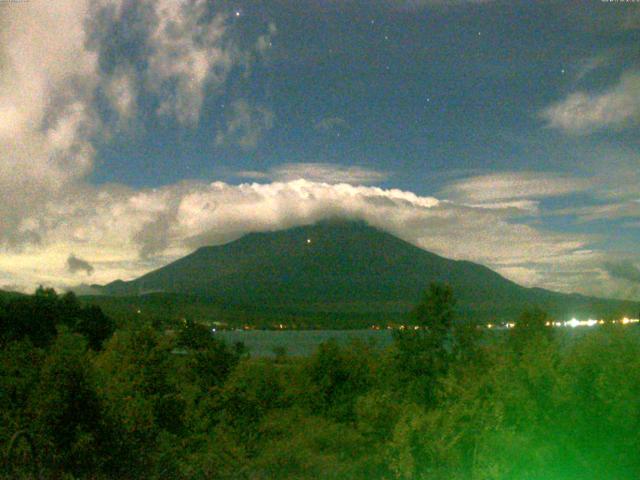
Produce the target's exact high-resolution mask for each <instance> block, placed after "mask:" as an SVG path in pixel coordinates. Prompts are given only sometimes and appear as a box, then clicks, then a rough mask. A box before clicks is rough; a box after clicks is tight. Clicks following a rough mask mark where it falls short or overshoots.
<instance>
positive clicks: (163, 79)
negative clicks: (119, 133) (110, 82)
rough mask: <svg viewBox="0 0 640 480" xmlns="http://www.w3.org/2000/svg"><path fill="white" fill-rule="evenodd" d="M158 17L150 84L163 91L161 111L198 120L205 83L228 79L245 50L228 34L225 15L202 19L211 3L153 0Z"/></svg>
mask: <svg viewBox="0 0 640 480" xmlns="http://www.w3.org/2000/svg"><path fill="white" fill-rule="evenodd" d="M151 5H153V6H154V10H155V18H156V19H157V22H156V24H155V28H154V30H153V32H152V34H151V37H150V42H149V43H150V47H151V48H152V54H151V56H150V57H149V67H148V71H147V74H148V81H149V84H150V85H151V86H152V87H153V88H154V89H155V90H156V91H157V92H159V93H161V95H162V98H163V99H162V102H161V103H160V106H159V107H158V112H159V113H160V114H163V115H171V116H175V117H176V118H177V119H178V120H179V121H180V122H181V123H184V124H195V123H196V122H197V121H198V118H199V115H200V109H201V107H202V102H203V100H204V93H205V87H207V84H208V83H209V84H210V85H209V87H210V88H216V87H219V86H220V85H222V84H224V82H225V81H226V78H227V75H228V73H229V71H230V70H231V68H232V66H234V64H235V63H236V62H237V61H238V60H239V57H241V54H240V52H239V51H237V50H235V48H234V47H233V44H231V43H227V42H226V39H225V34H226V26H225V21H226V19H227V17H226V15H224V14H217V15H216V16H215V17H214V18H213V20H211V21H209V22H207V21H204V18H205V16H206V15H207V2H206V1H204V0H197V1H195V2H184V1H175V0H160V1H158V0H154V1H153V2H151Z"/></svg>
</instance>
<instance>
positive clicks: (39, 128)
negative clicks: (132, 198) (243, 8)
mask: <svg viewBox="0 0 640 480" xmlns="http://www.w3.org/2000/svg"><path fill="white" fill-rule="evenodd" d="M230 21H231V20H230V18H229V16H228V15H227V14H225V13H224V11H212V6H211V4H210V2H206V1H204V0H194V1H187V0H184V1H173V0H172V1H169V0H162V1H155V0H154V1H151V0H141V1H136V2H129V1H117V0H59V1H55V2H44V3H43V2H35V1H31V2H20V3H19V4H16V3H12V2H0V225H2V228H0V248H2V247H9V248H18V247H19V248H27V247H28V245H29V244H33V243H37V242H41V241H43V238H42V236H41V233H40V232H42V231H46V230H47V225H46V224H47V223H48V221H47V219H39V220H34V218H33V215H32V212H33V211H35V210H39V209H43V208H45V207H44V206H45V204H48V203H57V204H61V203H64V202H65V199H66V198H68V197H69V195H70V194H71V193H72V192H76V191H78V190H82V189H83V188H84V187H85V186H86V185H85V182H87V181H88V177H89V175H90V173H91V172H92V170H93V164H94V156H95V147H94V145H97V144H100V143H104V142H108V141H109V139H111V138H113V135H114V134H115V132H116V131H119V133H121V131H122V130H126V129H132V127H134V126H135V127H136V129H139V128H140V129H142V128H144V124H143V123H142V122H140V123H136V122H138V121H139V120H141V119H140V118H138V117H142V120H143V121H144V120H149V121H153V122H157V120H158V118H157V117H158V116H160V117H163V118H165V119H167V118H170V119H172V120H173V121H175V122H177V123H178V124H179V125H181V126H184V127H192V126H194V124H195V123H196V122H197V121H198V119H199V117H200V112H201V110H202V106H203V102H204V100H205V98H207V97H214V96H216V95H222V94H223V93H224V88H223V87H224V86H225V85H226V82H227V81H228V77H229V74H230V72H231V71H232V70H233V69H234V68H238V69H241V70H243V71H244V72H247V70H248V69H249V67H250V65H251V63H252V62H253V61H255V60H256V58H257V57H258V56H259V55H263V54H264V52H260V51H258V50H260V49H259V48H258V47H259V45H258V43H260V42H256V41H252V39H251V38H248V39H246V40H248V41H247V42H246V43H247V45H248V46H246V47H241V46H239V44H238V42H239V40H238V38H237V37H232V36H231V35H230V29H229V24H230ZM275 33H276V29H275V25H270V26H269V27H268V30H267V33H265V34H264V35H262V36H261V37H258V38H259V39H260V38H262V41H263V42H268V41H269V39H270V38H271V36H273V35H274V34H275ZM260 45H262V44H261V43H260ZM143 106H144V108H142V107H143ZM233 112H234V116H233V117H232V118H231V119H230V124H229V126H228V128H227V131H225V132H223V133H224V134H228V135H229V136H230V137H233V138H234V139H235V141H237V142H238V143H240V145H241V146H243V148H252V146H253V145H255V144H256V143H257V141H258V138H259V137H260V135H262V133H263V132H264V131H266V130H267V129H269V128H270V127H271V125H272V123H273V115H272V113H271V112H270V111H269V110H268V109H267V108H266V107H256V106H249V105H248V104H247V103H246V102H245V101H238V102H236V103H235V104H234V110H233Z"/></svg>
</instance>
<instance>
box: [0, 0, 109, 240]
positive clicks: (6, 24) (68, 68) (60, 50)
mask: <svg viewBox="0 0 640 480" xmlns="http://www.w3.org/2000/svg"><path fill="white" fill-rule="evenodd" d="M86 11H87V2H85V1H71V0H68V1H63V0H61V1H56V2H44V3H43V2H24V3H19V4H16V3H11V2H4V3H0V59H1V60H0V61H1V63H0V223H1V224H2V231H1V232H0V242H2V241H11V242H13V243H16V244H17V243H21V242H22V241H24V240H35V239H37V237H36V236H35V235H34V234H33V232H31V231H30V229H29V227H28V225H27V223H26V222H23V221H22V219H23V218H24V217H25V216H26V215H27V214H28V213H29V212H30V211H31V210H33V209H36V208H39V207H40V205H41V204H42V203H43V202H44V201H45V200H46V199H50V198H52V197H55V196H56V195H59V194H60V193H61V192H63V191H64V189H65V188H66V187H67V186H68V185H69V184H70V183H73V182H74V181H77V179H79V178H82V177H83V176H84V175H85V174H86V173H87V172H88V171H90V169H91V166H92V158H93V147H92V145H91V143H90V137H91V135H92V133H93V132H95V130H96V128H97V125H98V120H97V117H96V115H95V112H94V111H93V108H92V96H93V91H94V88H95V85H96V83H97V79H96V76H95V71H96V56H95V55H94V54H93V53H91V52H88V51H86V50H85V48H84V47H83V44H84V30H83V18H84V14H85V13H86Z"/></svg>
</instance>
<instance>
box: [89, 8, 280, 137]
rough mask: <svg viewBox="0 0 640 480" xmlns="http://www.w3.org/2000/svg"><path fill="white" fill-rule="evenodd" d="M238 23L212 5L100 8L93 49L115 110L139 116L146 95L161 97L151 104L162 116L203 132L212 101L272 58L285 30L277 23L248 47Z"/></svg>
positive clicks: (95, 12) (94, 14) (95, 13)
mask: <svg viewBox="0 0 640 480" xmlns="http://www.w3.org/2000/svg"><path fill="white" fill-rule="evenodd" d="M231 21H232V17H231V16H230V15H229V14H228V13H226V12H225V11H224V10H216V11H213V7H212V5H211V3H210V2H207V1H205V0H194V1H185V0H140V1H136V2H115V1H112V0H100V1H95V2H94V3H93V4H92V10H91V15H90V18H89V19H88V24H89V30H88V32H87V33H88V37H89V40H90V41H89V45H90V46H91V48H92V49H94V50H95V51H97V53H98V56H99V60H100V66H101V72H100V73H101V77H102V82H103V90H104V93H105V96H106V98H107V99H108V100H109V101H110V103H111V105H112V107H113V109H114V111H115V112H116V113H117V114H118V115H123V114H124V115H131V112H132V111H133V110H134V109H135V106H136V104H137V102H136V100H137V99H138V97H139V96H140V95H147V96H149V95H153V96H154V97H155V98H153V102H149V101H148V99H147V103H153V104H155V105H156V108H155V113H156V114H157V115H159V116H161V117H168V118H172V119H175V120H177V121H178V122H179V123H180V124H182V125H185V126H193V125H196V124H197V122H198V120H199V118H200V112H201V110H202V106H203V103H204V100H205V97H207V96H209V95H217V94H221V93H222V90H223V89H222V87H223V86H224V85H225V84H226V82H227V79H228V77H229V74H230V73H231V72H232V70H233V69H234V68H242V69H245V70H246V69H248V68H249V66H250V64H251V61H252V58H253V56H254V53H255V54H257V55H263V54H265V53H266V50H267V49H268V48H267V47H268V45H270V43H271V37H272V36H273V35H275V34H276V31H277V29H276V27H275V25H274V24H270V25H269V26H268V31H267V33H265V34H263V35H261V36H259V37H258V40H257V41H256V42H255V44H254V45H253V46H251V47H247V48H241V47H240V46H239V45H238V42H237V41H235V40H234V39H233V38H232V37H231V33H230V32H231V29H230V28H229V27H230V22H231ZM139 87H142V88H139Z"/></svg>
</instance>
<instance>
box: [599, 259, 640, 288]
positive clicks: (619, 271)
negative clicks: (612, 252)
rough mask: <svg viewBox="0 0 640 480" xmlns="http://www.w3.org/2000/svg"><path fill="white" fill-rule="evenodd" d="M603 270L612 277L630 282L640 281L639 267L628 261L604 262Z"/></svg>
mask: <svg viewBox="0 0 640 480" xmlns="http://www.w3.org/2000/svg"><path fill="white" fill-rule="evenodd" d="M604 267H605V270H606V271H607V273H608V274H609V275H610V276H612V277H613V278H620V279H622V280H627V281H629V282H632V283H640V268H638V267H636V266H635V265H633V264H632V263H629V262H624V263H622V262H619V263H606V264H605V266H604Z"/></svg>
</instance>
